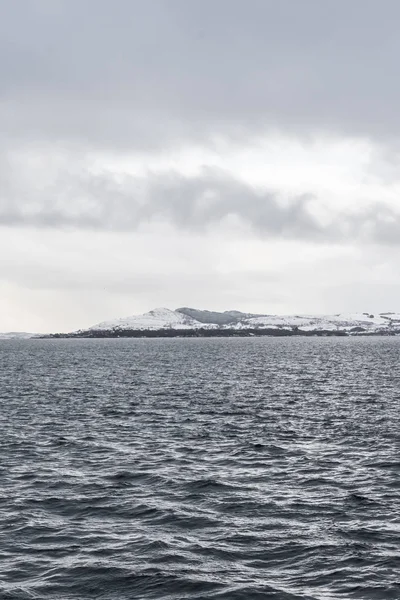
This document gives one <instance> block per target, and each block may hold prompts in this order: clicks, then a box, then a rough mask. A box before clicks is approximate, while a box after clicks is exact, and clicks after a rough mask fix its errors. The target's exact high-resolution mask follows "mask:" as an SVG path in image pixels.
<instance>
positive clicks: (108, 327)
mask: <svg viewBox="0 0 400 600" xmlns="http://www.w3.org/2000/svg"><path fill="white" fill-rule="evenodd" d="M167 329H169V330H171V329H172V330H185V329H186V330H189V329H190V330H196V329H207V330H208V329H213V330H215V329H219V330H226V329H229V330H242V331H243V330H246V329H249V330H253V329H272V330H273V329H281V330H288V331H290V330H291V331H296V330H300V331H304V332H312V331H331V332H334V331H343V332H347V333H380V332H381V333H391V332H394V331H397V330H398V331H399V332H400V313H379V314H371V313H343V314H335V315H260V314H258V315H255V314H251V313H241V312H239V311H226V312H213V311H202V310H197V309H193V308H179V309H177V310H170V309H168V308H156V309H154V310H151V311H150V312H148V313H145V314H143V315H136V316H131V317H125V318H122V319H115V320H111V321H104V322H103V323H98V324H97V325H93V326H92V327H90V328H89V329H88V330H87V331H88V332H92V333H95V332H96V331H98V332H105V331H110V332H118V331H128V330H132V331H157V330H167Z"/></svg>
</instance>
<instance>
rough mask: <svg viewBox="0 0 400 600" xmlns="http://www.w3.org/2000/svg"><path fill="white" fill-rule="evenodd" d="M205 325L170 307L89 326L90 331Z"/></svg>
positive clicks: (187, 327)
mask: <svg viewBox="0 0 400 600" xmlns="http://www.w3.org/2000/svg"><path fill="white" fill-rule="evenodd" d="M198 327H203V323H200V322H199V321H196V319H192V318H191V317H189V316H187V315H185V314H183V313H180V312H178V311H175V310H169V309H168V308H155V309H154V310H151V311H150V312H148V313H145V314H143V315H134V316H131V317H124V318H122V319H115V320H113V321H104V322H103V323H98V324H97V325H94V326H93V327H90V328H89V331H93V330H95V331H104V330H106V331H108V330H114V329H134V330H138V331H141V330H157V329H171V328H172V329H196V328H198Z"/></svg>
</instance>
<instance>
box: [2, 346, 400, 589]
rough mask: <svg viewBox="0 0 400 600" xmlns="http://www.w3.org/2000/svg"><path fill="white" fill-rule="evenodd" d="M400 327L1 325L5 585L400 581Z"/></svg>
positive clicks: (324, 585) (341, 585) (350, 585)
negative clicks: (224, 334)
mask: <svg viewBox="0 0 400 600" xmlns="http://www.w3.org/2000/svg"><path fill="white" fill-rule="evenodd" d="M399 351H400V340H399V339H394V338H367V339H365V338H364V339H362V338H353V339H347V338H346V339H342V338H336V339H332V338H322V339H317V338H308V339H304V338H296V339H293V338H291V339H289V338H282V339H278V338H261V339H187V340H182V339H171V340H146V339H139V340H121V339H120V340H118V339H117V340H28V341H17V342H16V341H4V342H0V598H1V599H2V600H6V599H7V600H11V599H12V600H22V599H24V600H25V599H31V598H37V599H42V598H43V599H52V600H53V599H55V600H57V599H81V600H84V599H89V598H96V599H108V598H110V599H115V600H124V599H138V600H147V599H150V598H151V599H156V600H163V599H165V600H177V599H187V600H189V599H191V600H194V599H196V600H200V599H210V598H215V599H220V600H222V599H232V600H239V599H240V600H242V599H243V600H252V599H261V598H273V599H275V600H278V599H279V600H280V599H282V600H295V599H318V600H320V599H325V598H327V599H339V598H340V599H348V598H360V599H362V600H366V599H370V598H371V599H384V600H388V599H391V598H394V599H399V598H400V419H399V413H400V361H399V358H400V352H399Z"/></svg>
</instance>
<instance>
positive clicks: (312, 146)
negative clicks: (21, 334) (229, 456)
mask: <svg viewBox="0 0 400 600" xmlns="http://www.w3.org/2000/svg"><path fill="white" fill-rule="evenodd" d="M399 27H400V2H399V1H398V0H351V1H349V0H301V1H300V0H279V1H277V0H1V2H0V331H18V330H25V331H38V332H39V331H40V332H47V331H70V330H74V329H77V328H80V327H86V326H89V325H92V324H94V323H96V322H98V321H103V320H106V319H110V318H113V317H121V316H126V315H130V314H135V313H140V312H144V311H147V310H150V309H151V308H154V307H157V306H166V307H169V308H177V307H179V306H193V307H196V308H207V309H213V310H226V309H238V310H245V311H254V312H270V313H281V314H282V313H296V312H313V313H327V312H330V313H332V312H342V311H361V312H364V311H375V312H376V311H380V310H381V311H388V310H400V195H399V193H400V109H399V107H400V77H399V56H400V36H399V33H398V32H399Z"/></svg>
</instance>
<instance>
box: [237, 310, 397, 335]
mask: <svg viewBox="0 0 400 600" xmlns="http://www.w3.org/2000/svg"><path fill="white" fill-rule="evenodd" d="M389 326H390V318H389V317H383V316H380V315H372V314H369V313H343V314H337V315H320V316H316V315H293V316H284V315H282V316H281V315H265V316H259V317H253V318H250V319H246V320H244V321H241V322H240V323H239V324H238V325H237V327H239V328H241V329H243V328H246V327H278V328H284V329H293V328H294V327H298V328H299V329H302V330H304V331H313V330H316V329H318V330H322V329H323V330H326V331H334V330H337V329H339V330H343V331H348V330H350V329H353V328H355V327H361V328H363V329H366V330H368V331H374V330H377V329H382V328H383V329H387V328H388V327H389Z"/></svg>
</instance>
